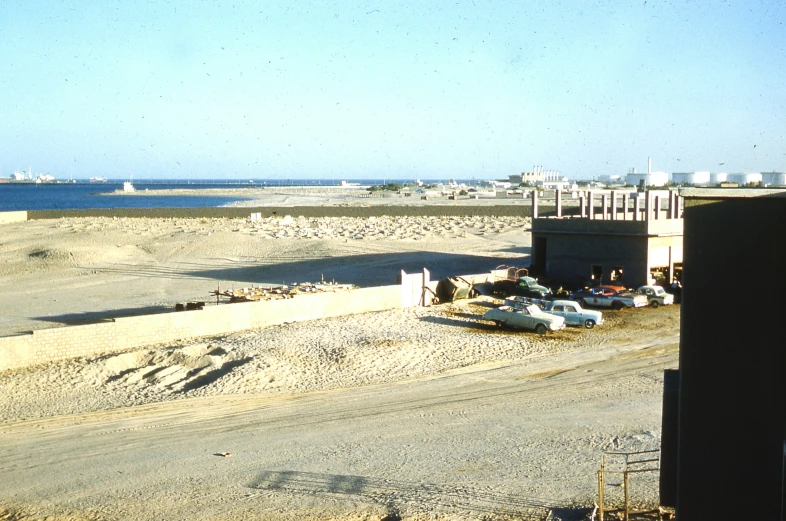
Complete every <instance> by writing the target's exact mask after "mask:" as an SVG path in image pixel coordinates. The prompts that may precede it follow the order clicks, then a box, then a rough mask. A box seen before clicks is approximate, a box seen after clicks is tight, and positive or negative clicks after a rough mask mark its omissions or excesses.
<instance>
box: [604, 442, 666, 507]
mask: <svg viewBox="0 0 786 521" xmlns="http://www.w3.org/2000/svg"><path fill="white" fill-rule="evenodd" d="M659 453H660V449H654V450H642V451H636V452H614V451H606V452H604V453H603V456H602V457H601V460H600V470H598V506H597V509H596V511H595V512H593V514H592V519H593V520H594V519H595V514H596V513H597V521H608V520H611V519H622V521H629V520H632V519H657V520H658V521H663V520H667V519H672V513H671V512H670V511H666V510H664V509H663V508H662V507H660V506H658V507H657V508H654V509H649V510H634V509H632V508H631V494H630V477H631V476H632V475H638V474H643V473H659V472H660V454H659ZM653 456H654V457H653ZM607 460H611V461H609V462H607ZM607 463H608V464H609V466H611V467H612V468H608V467H607ZM608 474H615V475H621V476H622V494H623V498H622V505H621V506H617V507H616V508H614V507H613V506H612V505H607V504H606V503H607V497H606V476H607V475H608Z"/></svg>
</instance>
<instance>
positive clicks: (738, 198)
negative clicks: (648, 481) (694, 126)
mask: <svg viewBox="0 0 786 521" xmlns="http://www.w3.org/2000/svg"><path fill="white" fill-rule="evenodd" d="M683 194H684V195H685V213H684V216H685V218H684V223H685V227H684V233H685V265H684V266H685V269H684V277H683V283H684V288H683V294H682V309H681V331H680V355H679V356H680V359H679V373H678V375H677V377H678V378H676V379H674V380H673V381H676V383H677V388H678V391H677V393H676V399H675V400H674V402H675V404H676V407H671V406H667V401H668V400H667V399H666V398H664V425H663V451H662V462H661V469H662V470H661V473H662V475H661V503H663V504H667V506H676V513H677V519H679V520H680V521H697V520H705V519H713V520H726V519H729V520H731V519H770V520H786V349H784V340H783V317H784V316H786V300H785V299H784V295H786V276H785V275H784V260H783V259H784V255H783V245H784V244H786V230H785V229H784V228H783V227H782V226H778V224H780V223H783V222H786V191H783V190H781V191H774V190H772V191H768V190H755V189H747V190H734V189H722V190H721V189H717V190H714V189H704V190H701V189H689V190H683ZM732 278H734V279H735V280H741V281H744V283H742V284H734V290H733V291H732V292H730V291H729V285H728V282H729V281H730V280H731V279H732ZM745 317H747V318H745ZM667 376H668V375H667ZM668 380H670V378H667V382H666V383H667V387H668ZM668 394H669V390H668V388H667V389H666V393H665V395H664V396H668ZM675 408H676V415H677V416H678V420H677V419H675V418H674V417H673V415H671V414H670V413H669V411H672V410H673V409H675ZM670 416H671V417H670ZM673 438H676V446H674V447H673V444H672V440H673ZM667 447H669V448H670V449H669V450H667ZM672 447H673V449H674V450H672ZM663 469H674V473H675V475H674V476H669V475H668V473H667V475H663V472H664V470H663ZM664 478H665V479H664ZM664 498H666V499H665V500H664ZM675 503H676V505H675Z"/></svg>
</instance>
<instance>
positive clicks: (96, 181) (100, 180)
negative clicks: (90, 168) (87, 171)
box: [90, 177, 107, 183]
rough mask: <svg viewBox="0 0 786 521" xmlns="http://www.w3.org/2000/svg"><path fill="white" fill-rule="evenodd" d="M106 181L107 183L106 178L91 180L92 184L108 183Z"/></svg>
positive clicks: (92, 178) (93, 178)
mask: <svg viewBox="0 0 786 521" xmlns="http://www.w3.org/2000/svg"><path fill="white" fill-rule="evenodd" d="M106 181H107V179H106V177H91V178H90V182H91V183H106Z"/></svg>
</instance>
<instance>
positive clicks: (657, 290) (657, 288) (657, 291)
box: [653, 286, 666, 295]
mask: <svg viewBox="0 0 786 521" xmlns="http://www.w3.org/2000/svg"><path fill="white" fill-rule="evenodd" d="M653 289H655V294H656V295H663V294H664V293H666V290H665V289H663V288H661V287H660V286H658V287H656V288H653Z"/></svg>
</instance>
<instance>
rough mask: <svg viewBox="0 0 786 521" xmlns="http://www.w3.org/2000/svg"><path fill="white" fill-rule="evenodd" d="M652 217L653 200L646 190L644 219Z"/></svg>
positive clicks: (647, 219)
mask: <svg viewBox="0 0 786 521" xmlns="http://www.w3.org/2000/svg"><path fill="white" fill-rule="evenodd" d="M651 218H652V200H651V199H650V191H649V190H644V220H645V221H649V220H650V219H651ZM648 269H649V268H648Z"/></svg>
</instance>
